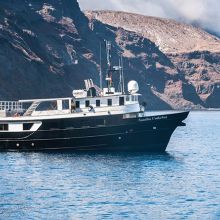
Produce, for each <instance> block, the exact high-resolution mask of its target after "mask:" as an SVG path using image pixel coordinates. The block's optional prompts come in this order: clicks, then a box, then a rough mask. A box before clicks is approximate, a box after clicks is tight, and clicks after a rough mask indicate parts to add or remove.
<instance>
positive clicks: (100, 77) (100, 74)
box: [99, 42, 102, 90]
mask: <svg viewBox="0 0 220 220" xmlns="http://www.w3.org/2000/svg"><path fill="white" fill-rule="evenodd" d="M99 80H100V89H101V90H102V42H100V71H99Z"/></svg>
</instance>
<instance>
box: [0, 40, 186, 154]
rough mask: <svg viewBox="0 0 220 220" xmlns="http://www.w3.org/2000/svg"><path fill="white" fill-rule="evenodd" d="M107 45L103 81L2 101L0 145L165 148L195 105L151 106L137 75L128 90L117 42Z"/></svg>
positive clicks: (58, 148) (24, 148) (36, 149)
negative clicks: (54, 94) (115, 56)
mask: <svg viewBox="0 0 220 220" xmlns="http://www.w3.org/2000/svg"><path fill="white" fill-rule="evenodd" d="M105 47H106V77H105V79H104V80H103V79H102V75H103V74H102V70H101V68H100V74H99V75H100V85H99V86H97V85H96V84H95V83H94V82H93V80H92V79H86V80H84V82H85V88H84V89H78V90H73V92H72V95H71V97H68V98H48V99H31V100H18V101H0V151H16V152H28V151H33V152H46V151H47V152H48V151H49V152H51V151H52V152H53V151H76V152H77V151H135V152H138V151H145V152H165V151H166V148H167V146H168V143H169V141H170V138H171V136H172V134H173V132H174V131H175V129H176V128H177V127H179V126H185V125H186V124H185V123H184V120H185V119H186V118H187V116H188V114H189V111H176V112H175V111H167V112H164V111H161V112H160V111H159V112H153V111H148V110H147V107H146V106H144V105H141V104H140V103H139V99H140V96H141V94H139V93H138V92H139V86H138V83H137V82H136V81H134V80H131V81H130V82H128V84H127V91H125V82H124V70H123V59H122V57H120V58H119V63H118V65H117V66H113V65H112V58H111V49H112V46H111V43H110V42H109V41H106V44H105ZM100 67H101V66H100ZM116 73H117V74H116ZM114 74H116V75H117V76H118V89H117V90H116V88H115V87H114V82H113V75H114ZM103 81H105V86H103V83H102V82H103Z"/></svg>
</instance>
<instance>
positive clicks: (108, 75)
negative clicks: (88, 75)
mask: <svg viewBox="0 0 220 220" xmlns="http://www.w3.org/2000/svg"><path fill="white" fill-rule="evenodd" d="M106 55H107V65H108V69H107V76H106V81H107V88H108V92H110V86H111V83H110V82H111V80H112V79H111V42H110V41H106Z"/></svg>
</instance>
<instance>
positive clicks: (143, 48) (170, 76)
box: [0, 0, 220, 109]
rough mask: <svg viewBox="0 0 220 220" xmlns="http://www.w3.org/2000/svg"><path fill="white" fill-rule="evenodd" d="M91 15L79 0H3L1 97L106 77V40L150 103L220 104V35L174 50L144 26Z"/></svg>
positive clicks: (44, 93) (67, 90)
mask: <svg viewBox="0 0 220 220" xmlns="http://www.w3.org/2000/svg"><path fill="white" fill-rule="evenodd" d="M87 16H88V17H86V16H85V15H84V13H82V12H81V10H80V8H79V5H78V3H77V1H76V0H38V1H35V0H8V1H3V0H0V48H1V49H0V82H1V87H0V99H1V100H3V99H12V100H14V99H23V98H39V97H42V98H43V97H44V98H50V97H56V96H70V95H71V91H72V89H73V88H82V87H83V80H84V79H86V78H93V79H94V81H95V82H96V83H98V79H99V68H100V65H99V47H100V46H99V45H100V42H101V44H102V45H103V47H102V54H104V40H105V39H106V40H110V41H111V42H112V44H113V54H114V57H115V59H114V62H115V63H117V62H118V56H119V55H120V54H122V55H123V57H124V67H125V75H126V77H125V78H126V82H128V81H129V80H131V79H134V80H137V81H138V82H139V85H140V88H141V92H142V93H143V97H142V100H143V101H146V102H147V103H148V108H149V109H170V108H178V109H181V108H201V107H219V103H220V102H219V94H218V80H217V78H218V77H219V72H218V71H219V55H218V45H219V42H218V41H219V39H218V38H216V40H214V37H213V36H212V35H209V37H210V39H213V41H211V40H206V42H211V43H210V45H209V47H213V48H214V47H215V48H216V50H212V51H211V50H207V51H206V52H204V51H203V50H202V49H201V50H198V51H194V49H192V50H188V51H184V50H181V51H175V53H171V51H170V50H167V51H166V50H164V49H163V48H162V47H160V46H159V45H158V42H156V41H154V40H153V39H151V38H150V37H148V36H146V35H145V34H144V33H142V32H140V31H137V30H134V29H132V28H128V27H125V26H124V25H122V24H120V25H119V23H118V24H117V25H116V24H112V23H109V22H107V21H105V22H104V21H102V19H100V17H98V16H97V15H95V17H94V15H93V13H87ZM102 16H103V17H105V15H104V14H102ZM120 16H122V15H120ZM108 17H109V18H111V17H112V15H109V16H108ZM112 18H114V17H112ZM129 23H130V21H129V22H128V24H129ZM142 25H143V24H142ZM180 26H181V25H180ZM204 33H205V32H204ZM161 37H162V36H161ZM203 41H204V45H205V44H206V43H205V39H203ZM214 41H215V43H214ZM212 44H213V46H212ZM163 45H164V44H163ZM177 45H178V44H177ZM175 47H176V46H175ZM190 48H193V46H190ZM194 48H195V47H194ZM104 60H105V57H104V55H103V60H102V63H103V64H104ZM201 61H203V62H201ZM102 67H103V70H105V66H104V65H103V66H102ZM218 79H219V78H218ZM115 86H117V85H115Z"/></svg>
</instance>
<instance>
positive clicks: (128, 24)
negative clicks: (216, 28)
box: [86, 11, 220, 108]
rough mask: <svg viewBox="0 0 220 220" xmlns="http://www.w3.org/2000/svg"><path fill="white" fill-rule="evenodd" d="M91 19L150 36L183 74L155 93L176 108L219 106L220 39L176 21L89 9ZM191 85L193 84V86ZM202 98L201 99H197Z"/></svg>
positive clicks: (87, 13) (145, 36) (147, 37)
mask: <svg viewBox="0 0 220 220" xmlns="http://www.w3.org/2000/svg"><path fill="white" fill-rule="evenodd" d="M86 15H87V16H88V18H89V19H90V20H98V21H100V22H102V23H104V24H107V25H111V26H113V27H116V28H123V29H125V30H128V31H132V32H134V33H136V34H137V35H139V36H142V37H144V38H146V39H150V40H151V41H152V42H154V43H155V44H156V45H157V46H158V48H159V49H160V50H161V51H162V52H163V53H164V54H165V55H166V56H167V58H168V59H169V60H170V62H171V63H172V64H173V65H174V67H175V68H176V69H177V70H178V71H179V73H181V74H180V75H181V76H182V78H180V77H178V79H179V81H177V82H175V81H172V80H171V81H170V80H168V81H166V83H165V89H164V91H163V92H161V91H155V92H154V93H155V94H156V95H157V96H158V97H160V98H161V99H163V100H164V101H165V102H167V103H169V104H170V105H171V106H173V107H174V108H181V106H187V105H189V106H191V107H192V105H191V103H187V102H185V101H184V100H186V101H191V102H192V103H193V104H194V107H193V108H197V107H199V106H198V105H197V104H199V105H202V106H203V107H205V108H219V107H220V39H219V38H218V37H216V36H213V35H211V34H209V33H207V32H206V31H204V30H202V29H200V28H197V27H194V26H192V25H186V24H182V23H178V22H176V21H174V20H169V19H161V18H155V17H148V16H143V15H137V14H131V13H125V12H114V11H92V12H91V11H87V12H86ZM190 85H191V86H190ZM198 98H199V100H198Z"/></svg>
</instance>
